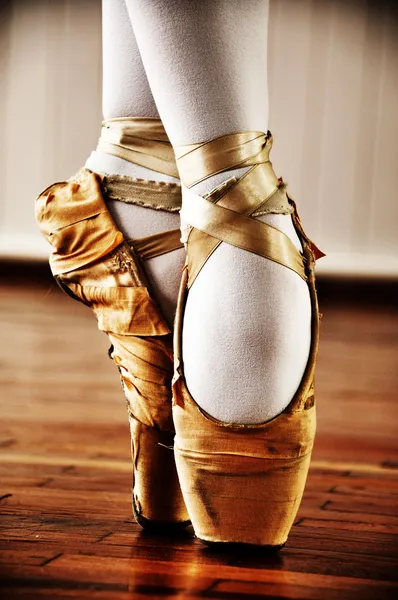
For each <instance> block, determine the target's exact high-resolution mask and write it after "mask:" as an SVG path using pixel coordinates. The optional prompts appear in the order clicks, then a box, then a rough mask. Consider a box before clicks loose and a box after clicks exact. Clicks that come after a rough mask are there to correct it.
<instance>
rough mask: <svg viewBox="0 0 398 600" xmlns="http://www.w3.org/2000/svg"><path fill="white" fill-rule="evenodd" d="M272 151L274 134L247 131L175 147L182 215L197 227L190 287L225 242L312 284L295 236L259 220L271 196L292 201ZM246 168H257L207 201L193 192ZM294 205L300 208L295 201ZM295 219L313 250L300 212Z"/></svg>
mask: <svg viewBox="0 0 398 600" xmlns="http://www.w3.org/2000/svg"><path fill="white" fill-rule="evenodd" d="M271 147H272V135H271V134H270V132H268V133H267V134H265V133H262V132H256V131H245V132H240V133H233V134H230V135H226V136H222V137H219V138H216V139H215V140H212V141H210V142H205V143H202V144H193V145H189V146H180V147H179V148H176V149H175V154H176V160H177V165H178V169H179V173H180V177H181V180H182V181H183V182H184V184H185V186H186V187H185V186H183V187H184V194H183V203H182V209H181V217H182V219H183V220H184V221H186V222H187V223H188V224H189V225H191V226H192V228H193V229H192V230H191V231H190V233H189V236H188V241H187V266H188V274H189V275H188V287H190V286H191V285H192V284H193V282H194V280H195V278H196V277H197V275H198V274H199V272H200V270H201V269H202V267H203V265H204V264H205V262H206V261H207V259H208V258H209V257H210V255H211V254H212V253H213V252H214V251H215V249H216V248H217V247H218V246H219V245H220V244H221V243H222V242H226V243H228V244H231V245H232V246H236V247H238V248H242V249H244V250H248V251H249V252H253V253H254V254H258V255H260V256H264V257H265V258H268V259H270V260H273V261H274V262H277V263H279V264H281V265H283V266H285V267H287V268H289V269H291V270H293V271H295V272H296V273H297V274H298V275H299V276H300V277H302V278H303V279H304V280H307V275H306V272H305V267H304V257H303V255H302V254H301V253H300V252H299V251H298V250H297V248H296V246H295V245H294V244H293V242H292V241H291V240H290V238H289V237H288V236H287V235H286V234H284V233H283V232H282V231H279V229H276V228H275V227H272V226H271V225H268V224H266V223H263V222H261V221H258V220H256V219H255V218H253V215H254V214H255V213H256V212H257V211H258V210H259V209H260V208H262V207H264V206H266V204H267V202H269V201H270V200H271V198H272V201H273V202H274V201H275V195H277V194H278V195H280V200H281V203H286V200H287V196H286V191H285V190H286V186H285V184H284V183H283V182H282V181H281V180H279V179H278V178H277V176H276V175H275V173H274V171H273V169H272V164H271V162H270V159H269V154H270V150H271ZM245 166H247V167H251V168H249V170H248V171H247V172H246V173H245V174H244V175H243V177H241V178H240V179H239V180H238V181H236V180H235V179H232V180H229V181H227V182H226V183H225V184H224V186H221V187H220V188H216V190H214V191H213V192H211V193H210V194H209V195H208V196H207V197H206V198H203V197H201V196H198V195H196V194H194V193H193V192H192V191H190V190H189V188H190V187H192V186H193V185H195V184H196V183H199V182H200V181H203V180H204V179H207V178H208V177H210V176H211V175H215V174H216V173H221V172H222V171H226V170H229V169H233V168H238V167H245ZM288 202H289V204H291V205H292V206H293V207H294V203H293V202H292V201H290V199H288ZM293 219H294V222H295V225H296V227H297V228H298V229H299V231H300V234H301V235H302V237H303V239H304V242H307V243H308V245H309V246H310V247H311V243H310V240H308V238H307V237H306V236H305V234H304V232H303V231H302V228H301V226H300V221H299V219H298V216H297V214H296V213H293Z"/></svg>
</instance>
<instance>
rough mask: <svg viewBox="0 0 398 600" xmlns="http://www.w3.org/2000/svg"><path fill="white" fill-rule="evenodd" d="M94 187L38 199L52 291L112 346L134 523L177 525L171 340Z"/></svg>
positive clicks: (75, 184) (73, 185)
mask: <svg viewBox="0 0 398 600" xmlns="http://www.w3.org/2000/svg"><path fill="white" fill-rule="evenodd" d="M101 179H102V178H101V177H100V176H99V175H97V174H95V173H92V172H90V171H88V170H83V171H82V172H81V173H80V174H79V178H78V179H77V180H72V181H69V182H62V183H57V184H54V185H53V186H50V187H49V188H47V190H45V191H44V192H43V193H42V194H41V195H40V196H39V197H38V199H37V202H36V216H37V220H38V223H39V226H40V228H41V231H42V233H43V234H44V236H45V237H46V238H47V240H48V241H49V242H50V244H51V245H52V254H51V258H50V265H51V269H52V271H53V274H54V275H55V276H56V279H57V281H58V283H59V284H60V286H61V287H62V288H63V289H64V290H65V291H66V292H67V293H68V294H69V295H71V296H72V297H73V298H75V299H76V300H79V301H81V302H83V303H84V304H86V305H87V306H90V307H91V308H92V309H93V311H94V313H95V315H96V317H97V321H98V327H99V329H100V330H102V331H104V332H105V333H107V335H108V337H109V339H110V342H111V344H112V346H111V350H110V356H111V358H112V359H113V360H114V362H115V364H116V365H117V367H118V369H119V373H120V377H121V381H122V386H123V389H124V392H125V396H126V400H127V406H128V413H129V420H130V428H131V435H132V452H133V461H134V489H133V495H134V503H135V507H136V511H137V514H138V517H139V518H140V517H141V518H143V519H148V520H151V521H156V522H161V523H181V522H185V521H187V519H188V515H187V513H186V509H185V506H184V502H183V499H182V496H181V491H180V488H179V484H178V479H177V473H176V469H175V463H174V457H173V452H172V450H171V449H170V446H171V445H172V440H173V436H174V428H173V423H172V413H171V379H172V374H173V350H172V335H171V332H170V329H169V327H168V325H167V323H166V322H165V320H164V318H163V316H162V314H161V312H160V309H159V307H158V305H157V303H156V301H155V300H154V299H153V297H152V295H151V293H150V291H149V289H148V283H147V280H146V276H145V273H144V270H143V268H142V266H141V263H140V260H139V259H138V257H137V254H136V252H135V250H134V247H130V246H129V244H127V242H126V241H125V240H124V238H123V235H122V234H121V232H120V231H118V229H117V227H116V225H115V223H114V222H113V220H112V217H111V215H110V214H109V212H108V210H107V208H106V205H105V202H104V198H103V195H102V193H101ZM132 243H133V245H134V242H132ZM165 441H166V442H167V443H164V442H165ZM159 444H163V445H162V446H160V445H159ZM166 482H167V484H166Z"/></svg>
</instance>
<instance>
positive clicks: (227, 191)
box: [173, 132, 323, 550]
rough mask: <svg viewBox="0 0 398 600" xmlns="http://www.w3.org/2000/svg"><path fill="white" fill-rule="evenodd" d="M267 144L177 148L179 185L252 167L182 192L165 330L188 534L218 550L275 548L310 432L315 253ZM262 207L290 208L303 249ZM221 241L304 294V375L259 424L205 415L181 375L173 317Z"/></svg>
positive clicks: (297, 497)
mask: <svg viewBox="0 0 398 600" xmlns="http://www.w3.org/2000/svg"><path fill="white" fill-rule="evenodd" d="M271 145H272V137H271V134H269V133H268V134H267V135H266V134H264V133H261V132H243V133H237V134H232V135H228V136H223V137H221V138H217V139H216V140H213V141H212V142H208V143H205V144H198V145H193V146H189V147H187V148H184V147H182V148H180V149H177V152H176V156H177V164H178V166H179V171H180V176H181V180H182V182H183V183H185V182H187V185H188V186H191V185H193V184H194V183H197V182H198V181H201V180H203V179H205V178H206V177H208V176H210V175H212V174H214V173H217V172H221V171H224V170H227V169H231V168H233V167H235V166H237V165H239V166H249V167H251V168H250V169H249V170H248V171H247V172H246V174H245V175H244V176H243V177H242V178H241V179H239V180H238V181H237V180H236V179H234V178H233V179H230V180H228V181H226V182H225V183H224V184H223V185H221V186H219V188H217V189H216V190H214V191H213V192H211V193H210V194H209V195H208V196H207V197H205V198H200V197H198V196H196V195H195V196H194V197H193V198H192V201H190V199H189V194H187V196H185V194H184V199H183V206H182V210H181V216H182V219H183V221H185V223H188V224H189V225H190V229H189V232H188V234H187V239H186V240H185V241H186V252H187V259H186V266H185V268H184V272H183V277H182V282H181V287H180V295H179V300H178V307H177V317H176V323H175V330H174V360H175V375H174V380H173V418H174V425H175V430H176V437H175V442H174V453H175V459H176V464H177V471H178V475H179V479H180V485H181V489H182V492H183V496H184V500H185V504H186V507H187V509H188V513H189V516H190V519H191V522H192V525H193V528H194V531H195V534H196V536H197V537H198V538H199V539H200V540H202V541H203V542H205V543H207V544H215V545H219V546H221V547H226V546H227V547H229V546H228V545H230V544H245V545H250V546H253V547H257V546H259V547H261V548H263V549H266V550H278V549H280V548H281V547H282V546H283V545H284V544H285V542H286V540H287V537H288V534H289V531H290V529H291V527H292V525H293V522H294V519H295V517H296V514H297V511H298V508H299V505H300V502H301V498H302V495H303V491H304V486H305V482H306V477H307V473H308V468H309V464H310V458H311V451H312V447H313V442H314V436H315V428H316V417H315V396H314V369H315V361H316V355H317V349H318V328H319V312H318V304H317V297H316V291H315V278H314V262H315V258H317V257H320V256H322V255H323V254H322V253H321V252H320V251H319V250H318V249H317V248H316V247H315V246H314V244H313V243H312V242H311V241H310V240H309V239H308V238H307V236H306V235H305V234H304V232H303V229H302V227H301V223H300V220H299V217H298V214H297V211H296V207H295V204H294V202H293V201H292V200H291V199H290V198H289V197H288V196H287V194H286V186H285V185H284V184H283V182H282V181H281V180H278V178H277V177H276V176H275V174H274V172H273V169H272V165H271V163H270V161H269V152H270V149H271ZM188 191H189V190H188ZM186 197H188V201H187V202H186V200H185V198H186ZM270 207H273V210H275V207H279V212H281V210H283V209H284V208H285V209H287V211H290V213H291V214H292V219H293V223H294V226H295V228H296V231H297V233H298V235H299V238H300V240H301V243H302V246H303V253H302V254H301V253H300V252H299V251H298V250H297V249H296V247H295V246H294V245H293V243H292V242H291V241H290V239H289V238H288V237H287V236H286V235H285V234H284V233H282V232H280V231H279V230H277V229H275V228H274V227H271V226H269V225H267V224H265V223H263V222H261V221H258V220H255V219H254V218H252V216H253V215H254V216H256V215H258V214H262V213H261V211H262V210H264V211H265V212H266V211H267V210H268V209H269V208H270ZM269 212H272V211H269ZM221 243H229V244H232V245H234V246H237V247H239V248H244V249H246V250H248V251H250V252H255V253H256V254H258V255H260V256H264V257H266V258H269V259H271V260H274V261H276V262H278V263H279V264H281V265H283V266H284V267H286V268H289V269H292V270H293V271H295V272H296V273H297V275H298V276H300V277H302V278H303V279H304V280H305V281H306V282H307V283H308V286H309V290H310V295H311V301H312V346H311V350H310V356H309V360H308V364H307V367H306V370H305V373H304V376H303V378H302V381H301V384H300V386H299V388H298V390H297V392H296V394H295V396H294V398H293V399H292V401H291V402H290V404H289V405H288V407H287V408H286V409H285V410H284V411H283V412H282V413H281V414H279V415H278V416H277V417H275V418H274V419H272V420H271V421H269V422H266V423H263V424H260V425H252V426H251V425H243V424H240V423H224V422H220V421H218V420H216V419H214V418H212V417H211V416H210V415H209V414H207V413H206V412H205V411H204V410H202V409H201V408H200V407H199V406H198V404H197V403H196V402H195V400H194V398H193V397H192V396H191V394H190V392H189V390H188V388H187V385H186V382H185V378H184V365H183V362H182V320H183V314H184V305H185V302H186V298H187V293H188V290H189V289H190V288H191V286H192V285H194V282H195V279H196V277H197V275H198V273H199V272H200V270H201V268H202V267H203V265H204V263H205V262H206V260H207V259H208V258H209V257H210V255H211V254H212V252H213V251H214V250H215V249H216V248H217V247H218V246H219V245H220V244H221ZM209 377H211V373H209Z"/></svg>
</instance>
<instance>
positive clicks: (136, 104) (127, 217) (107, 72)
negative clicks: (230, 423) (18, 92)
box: [86, 0, 184, 325]
mask: <svg viewBox="0 0 398 600" xmlns="http://www.w3.org/2000/svg"><path fill="white" fill-rule="evenodd" d="M102 48H103V99H102V110H103V115H104V118H105V119H112V118H117V117H158V116H159V115H158V111H157V108H156V104H155V101H154V99H153V96H152V92H151V89H150V87H149V84H148V79H147V77H146V73H145V70H144V66H143V64H142V60H141V56H140V53H139V50H138V47H137V43H136V41H135V36H134V33H133V29H132V27H131V23H130V19H129V15H128V12H127V8H126V4H125V0H103V1H102ZM86 167H87V168H88V169H91V170H92V171H95V172H96V173H104V174H107V175H111V174H112V175H113V174H118V175H128V176H130V177H140V178H144V179H152V180H155V181H178V180H177V179H175V178H174V177H170V176H168V175H163V174H162V173H157V172H156V171H152V170H150V169H146V168H144V167H141V166H140V165H136V164H133V163H130V162H128V161H125V160H122V159H121V158H117V157H115V156H111V155H110V154H105V153H99V152H96V151H94V152H92V153H91V156H90V157H89V158H88V160H87V162H86ZM107 206H108V209H109V211H110V212H111V214H112V216H113V219H114V221H115V223H116V225H117V226H118V227H119V229H120V231H122V233H123V234H124V236H125V237H126V238H127V239H137V238H140V237H145V236H147V235H152V234H154V233H158V232H160V231H167V230H170V229H176V228H178V227H179V224H180V223H179V217H178V215H177V214H175V213H168V212H164V211H158V210H151V209H149V208H143V207H142V206H135V205H133V204H125V203H124V202H119V201H117V200H110V201H108V203H107ZM183 264H184V250H183V249H180V250H175V251H174V252H170V253H168V254H163V255H162V256H158V257H157V258H152V259H150V260H147V261H146V262H145V269H146V272H147V274H148V277H149V278H150V281H151V285H152V287H153V289H154V290H155V293H156V296H157V299H158V300H159V304H160V306H161V308H162V311H163V314H164V315H165V317H166V319H167V321H168V323H169V325H172V323H173V320H174V314H175V308H176V304H177V295H178V288H179V283H180V279H181V270H182V267H183Z"/></svg>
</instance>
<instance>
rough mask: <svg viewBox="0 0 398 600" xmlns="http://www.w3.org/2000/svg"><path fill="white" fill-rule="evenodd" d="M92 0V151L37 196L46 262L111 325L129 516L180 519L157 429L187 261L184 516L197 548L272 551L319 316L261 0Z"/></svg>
mask: <svg viewBox="0 0 398 600" xmlns="http://www.w3.org/2000/svg"><path fill="white" fill-rule="evenodd" d="M103 11H104V13H103V14H104V34H103V35H104V117H105V119H106V120H105V122H104V126H103V130H102V134H101V138H100V142H99V145H98V148H97V150H96V151H94V152H93V153H92V155H91V156H90V158H89V160H88V161H87V163H86V170H84V171H83V172H82V173H81V174H80V175H79V176H78V178H77V179H76V178H75V179H73V180H71V181H69V182H67V183H65V184H62V185H59V184H58V185H56V186H53V187H51V188H49V189H48V190H46V191H45V192H44V193H43V194H42V195H41V196H40V197H39V199H38V219H39V221H40V223H41V227H42V229H43V232H44V233H45V234H47V235H48V236H49V238H50V239H51V241H52V243H53V246H54V250H53V254H52V258H51V266H52V269H53V273H54V275H55V276H56V277H57V278H58V280H59V282H60V283H61V285H62V286H63V287H64V288H65V289H66V290H67V291H68V293H70V294H71V295H73V296H74V297H77V298H78V299H80V300H81V301H83V302H85V303H87V304H89V305H90V306H92V307H93V309H94V311H95V312H96V315H97V318H98V322H99V327H100V329H103V330H104V331H106V332H107V333H108V335H109V337H110V339H111V342H112V348H111V355H112V357H113V359H114V360H115V362H116V364H117V365H118V367H119V370H120V372H121V376H122V381H123V386H124V390H125V393H126V397H127V400H128V406H129V414H130V422H131V423H132V442H133V458H134V462H135V469H134V472H135V484H134V494H133V498H134V510H135V513H136V515H137V518H138V520H139V522H141V523H142V524H144V525H148V524H150V523H157V524H159V523H162V524H165V523H173V524H178V525H181V524H186V522H187V520H188V516H187V514H186V512H185V507H184V503H183V501H182V497H181V494H180V490H179V488H178V483H177V480H176V476H175V471H173V469H174V464H173V463H172V461H171V460H170V454H171V453H170V451H169V452H168V453H167V452H166V451H163V450H162V451H160V450H159V444H160V447H163V444H164V442H162V441H160V439H158V438H157V437H156V436H159V435H160V434H162V435H163V434H165V435H166V434H167V436H170V435H171V436H172V435H173V433H172V431H173V426H172V424H171V399H170V388H171V368H170V364H171V363H170V361H171V356H172V348H171V342H170V336H171V334H170V326H171V322H172V317H173V312H174V308H175V303H176V299H177V281H179V280H180V279H181V270H182V267H183V261H184V260H185V263H184V265H185V266H184V268H183V274H182V280H181V285H180V292H179V300H178V307H177V319H176V330H175V337H174V353H175V372H174V383H173V402H174V408H173V417H174V426H175V431H176V436H175V441H174V452H175V459H176V465H177V471H178V476H179V481H180V486H181V490H182V495H183V498H184V501H185V505H186V508H187V511H188V514H189V518H190V519H191V521H192V524H193V526H194V530H195V533H196V535H197V536H198V537H199V538H200V539H202V540H203V541H206V542H208V543H222V544H230V543H244V544H254V545H260V546H263V547H264V546H265V547H271V548H280V547H281V546H282V545H283V544H284V543H285V541H286V539H287V536H288V533H289V531H290V528H291V526H292V523H293V520H294V518H295V515H296V513H297V510H298V507H299V504H300V501H301V496H302V493H303V490H304V484H305V480H306V475H307V471H308V466H309V461H310V456H311V450H312V445H313V439H314V433H315V404H314V385H313V374H314V366H315V359H316V353H317V345H318V322H319V316H318V307H317V300H316V293H315V285H314V260H315V257H316V254H317V251H316V248H315V247H314V246H313V244H312V243H311V242H310V240H309V239H308V238H307V237H306V235H305V234H304V232H303V229H302V227H301V223H300V220H299V218H298V215H297V211H296V208H295V204H294V203H293V201H292V200H291V199H290V197H289V196H288V195H287V192H286V186H285V185H284V183H283V181H282V180H281V179H279V178H278V177H277V176H276V175H275V173H274V171H273V169H272V164H271V162H270V151H271V147H272V136H271V134H270V133H269V131H268V92H267V29H268V0H251V1H250V2H249V1H245V2H241V1H240V0H204V1H203V2H200V3H197V2H194V1H193V0H173V1H168V0H151V2H147V1H146V0H125V2H122V1H121V0H118V1H117V2H111V1H110V0H104V3H103ZM141 59H142V62H141ZM158 114H159V115H160V118H161V120H162V121H161V122H160V121H159V119H158V118H157V117H158ZM161 123H162V124H163V126H162V124H161ZM163 127H164V129H163ZM166 134H167V136H168V139H169V140H170V142H171V145H170V143H169V142H168V141H167V137H166ZM174 157H175V159H176V160H174ZM178 177H180V179H181V185H180V183H179V181H178ZM94 188H95V192H94V191H93V190H94ZM181 191H182V209H181V236H182V237H181V242H180V241H179V239H180V235H179V234H178V233H176V228H177V227H178V224H177V219H178V215H177V212H178V211H179V208H180V204H181V196H180V194H181ZM93 197H95V199H96V201H95V202H93ZM94 205H95V206H94ZM74 206H75V207H76V213H75V214H76V216H75V217H72V216H71V215H72V214H73V207H74ZM66 209H67V210H66ZM82 213H84V215H85V219H84V220H82ZM78 217H79V219H78ZM65 226H66V227H65ZM68 227H69V228H70V230H71V232H72V233H71V234H66V233H65V229H67V228H68ZM141 238H144V239H141ZM183 245H184V246H185V252H184V249H183ZM184 255H185V259H184ZM166 357H167V360H166ZM146 369H147V371H146ZM148 432H149V433H148ZM165 432H166V433H165ZM149 438H150V440H151V442H148V440H149ZM143 440H145V442H144V443H142V441H143ZM151 444H152V445H151ZM166 445H167V444H166ZM169 445H170V444H169ZM158 454H161V455H162V458H160V457H159V456H158ZM171 456H172V455H171ZM137 457H139V460H137ZM161 460H164V461H165V464H167V471H168V472H170V473H172V477H171V483H170V485H169V484H168V483H167V482H166V480H162V481H163V484H164V485H165V486H166V487H167V488H168V491H167V494H166V496H165V498H164V500H165V502H164V506H163V504H162V502H161V501H159V488H157V487H156V482H155V479H154V477H153V474H155V476H158V475H159V470H160V469H159V464H160V461H161ZM142 474H144V475H142ZM141 475H142V476H141ZM148 482H149V483H148ZM159 486H160V483H159ZM173 501H174V502H175V507H176V508H175V510H174V511H173ZM152 504H153V506H152ZM166 506H167V508H166Z"/></svg>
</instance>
